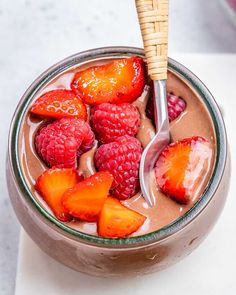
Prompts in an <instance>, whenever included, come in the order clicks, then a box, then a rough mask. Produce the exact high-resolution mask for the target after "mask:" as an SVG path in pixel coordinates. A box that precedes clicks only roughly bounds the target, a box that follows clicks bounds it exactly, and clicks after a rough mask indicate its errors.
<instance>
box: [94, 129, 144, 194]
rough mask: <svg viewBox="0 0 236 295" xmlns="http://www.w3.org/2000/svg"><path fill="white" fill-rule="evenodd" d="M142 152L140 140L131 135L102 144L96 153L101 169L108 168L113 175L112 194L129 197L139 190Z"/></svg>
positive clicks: (96, 162) (98, 166) (98, 165)
mask: <svg viewBox="0 0 236 295" xmlns="http://www.w3.org/2000/svg"><path fill="white" fill-rule="evenodd" d="M141 154H142V148H141V144H140V142H139V141H138V140H137V139H136V138H134V137H131V136H129V135H124V136H121V137H118V138H117V139H115V141H114V142H111V143H107V144H103V145H101V146H100V147H99V148H98V150H97V151H96V153H95V165H96V167H97V168H98V170H99V171H103V170H107V171H109V172H110V173H111V174H112V175H113V177H114V181H113V184H112V194H113V195H114V196H115V197H117V198H118V199H122V200H124V199H128V198H130V197H132V196H134V195H135V194H136V193H137V192H138V190H139V178H138V172H139V162H140V158H141Z"/></svg>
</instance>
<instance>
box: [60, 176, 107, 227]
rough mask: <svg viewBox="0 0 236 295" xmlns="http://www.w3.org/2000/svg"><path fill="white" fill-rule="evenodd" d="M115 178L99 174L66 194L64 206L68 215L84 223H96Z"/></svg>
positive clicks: (63, 201) (63, 200) (85, 180)
mask: <svg viewBox="0 0 236 295" xmlns="http://www.w3.org/2000/svg"><path fill="white" fill-rule="evenodd" d="M112 182H113V176H112V175H111V174H110V173H109V172H107V171H102V172H97V173H95V174H94V175H92V176H90V177H88V178H86V179H84V180H83V181H81V182H79V183H78V184H77V185H76V186H74V187H73V188H72V189H69V190H67V191H66V192H65V194H64V196H63V198H62V205H63V207H64V209H65V210H66V212H67V213H69V214H71V215H72V216H74V217H77V218H79V219H81V220H84V221H96V220H97V219H98V215H99V213H100V211H101V210H102V207H103V205H104V202H105V200H106V198H107V196H108V192H109V189H110V187H111V185H112Z"/></svg>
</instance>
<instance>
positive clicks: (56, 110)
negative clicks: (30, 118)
mask: <svg viewBox="0 0 236 295" xmlns="http://www.w3.org/2000/svg"><path fill="white" fill-rule="evenodd" d="M30 112H31V113H32V114H35V115H38V116H41V117H47V118H53V119H60V118H62V117H74V118H80V119H83V120H86V119H87V110H86V107H85V105H84V104H83V102H82V101H81V99H80V98H79V96H78V95H75V93H74V92H73V91H71V90H66V89H57V90H52V91H49V92H46V93H44V94H43V95H42V96H40V97H39V98H38V99H37V100H36V101H35V102H34V104H33V105H32V107H31V109H30Z"/></svg>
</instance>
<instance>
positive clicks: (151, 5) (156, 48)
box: [135, 0, 169, 80]
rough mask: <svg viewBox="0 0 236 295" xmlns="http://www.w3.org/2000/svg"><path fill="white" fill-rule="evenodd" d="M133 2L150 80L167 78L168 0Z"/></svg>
mask: <svg viewBox="0 0 236 295" xmlns="http://www.w3.org/2000/svg"><path fill="white" fill-rule="evenodd" d="M135 2H136V9H137V12H138V18H139V24H140V28H141V32H142V37H143V45H144V51H145V56H146V60H147V64H148V74H149V76H150V78H151V79H152V80H164V79H166V78H167V49H168V2H169V0H135Z"/></svg>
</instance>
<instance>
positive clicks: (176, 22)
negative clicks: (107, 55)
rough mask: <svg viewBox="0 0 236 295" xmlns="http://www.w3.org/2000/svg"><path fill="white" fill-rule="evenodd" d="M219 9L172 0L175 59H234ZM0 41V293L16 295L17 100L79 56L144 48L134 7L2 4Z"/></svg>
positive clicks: (45, 1) (110, 1) (28, 0)
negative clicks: (12, 157) (12, 149)
mask: <svg viewBox="0 0 236 295" xmlns="http://www.w3.org/2000/svg"><path fill="white" fill-rule="evenodd" d="M219 2H220V0H170V38H169V39H170V46H169V49H170V56H172V55H173V53H175V52H222V53H226V52H236V29H235V28H234V26H233V25H231V22H230V21H229V20H228V17H227V14H226V13H224V11H223V10H222V8H221V6H220V4H219ZM0 40H1V45H0V92H1V95H0V118H1V123H0V138H1V144H0V216H1V222H0V294H1V295H12V294H13V293H14V282H15V271H16V259H17V249H18V235H19V224H18V222H17V220H16V218H15V215H14V212H13V210H12V208H11V205H10V202H9V198H8V194H7V189H6V181H5V154H6V145H7V134H8V128H9V123H10V120H11V117H12V114H13V112H14V109H15V107H16V105H17V103H18V101H19V99H20V97H21V96H22V94H23V93H24V91H25V90H26V88H27V87H28V86H29V85H30V83H31V82H32V81H33V80H34V79H35V78H36V77H37V76H38V75H39V74H40V73H41V72H42V71H44V70H45V69H46V68H48V67H49V66H51V65H52V64H53V63H55V62H57V61H59V60H61V59H63V58H65V57H66V56H69V55H71V54H73V53H75V52H78V51H81V50H85V49H88V48H94V47H99V46H108V45H130V46H142V43H141V37H140V32H139V28H138V23H137V18H136V15H135V10H134V0H119V1H115V0H89V1H86V0H79V1H78V0H64V1H56V0H40V1H36V0H14V1H9V0H0ZM215 74H216V75H218V73H215Z"/></svg>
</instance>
